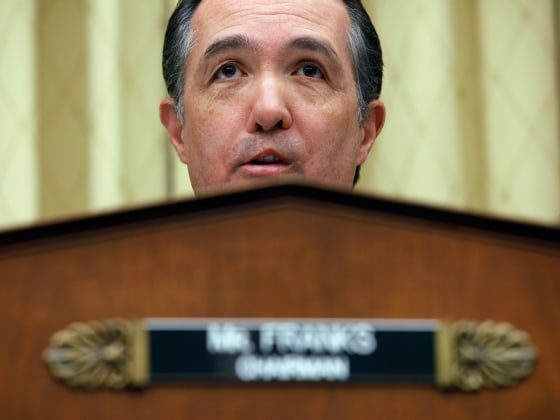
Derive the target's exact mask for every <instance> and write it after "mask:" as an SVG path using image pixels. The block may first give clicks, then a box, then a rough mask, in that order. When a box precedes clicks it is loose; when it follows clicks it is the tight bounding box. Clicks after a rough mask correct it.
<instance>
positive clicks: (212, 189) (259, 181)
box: [193, 174, 312, 197]
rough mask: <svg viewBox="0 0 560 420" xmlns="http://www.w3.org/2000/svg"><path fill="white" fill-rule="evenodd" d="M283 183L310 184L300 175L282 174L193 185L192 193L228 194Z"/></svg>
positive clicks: (207, 194)
mask: <svg viewBox="0 0 560 420" xmlns="http://www.w3.org/2000/svg"><path fill="white" fill-rule="evenodd" d="M283 184H312V182H310V181H309V180H307V179H306V178H305V177H304V176H302V175H294V174H284V175H281V176H269V177H262V176H261V177H251V178H242V179H235V180H230V181H226V182H223V183H217V184H211V185H204V186H195V185H193V190H194V193H195V195H196V196H197V197H205V196H210V195H220V194H228V193H232V192H238V191H246V190H252V189H258V188H265V187H269V186H275V185H283Z"/></svg>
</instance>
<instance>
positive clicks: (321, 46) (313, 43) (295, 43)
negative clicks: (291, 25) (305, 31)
mask: <svg viewBox="0 0 560 420" xmlns="http://www.w3.org/2000/svg"><path fill="white" fill-rule="evenodd" d="M287 49H288V50H309V51H316V52H319V53H322V54H324V55H326V56H327V57H329V58H331V59H333V58H336V57H338V55H337V54H336V52H335V51H334V50H333V49H332V48H331V47H330V46H329V45H328V44H326V43H325V42H323V41H320V40H318V39H315V38H309V37H301V38H296V39H294V40H292V41H291V42H290V43H289V44H288V46H287Z"/></svg>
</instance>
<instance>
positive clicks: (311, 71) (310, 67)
mask: <svg viewBox="0 0 560 420" xmlns="http://www.w3.org/2000/svg"><path fill="white" fill-rule="evenodd" d="M297 74H298V75H299V76H305V77H311V78H313V79H324V78H325V75H324V74H323V72H322V71H321V69H320V68H319V67H318V66H316V65H314V64H304V65H303V66H301V67H300V68H299V70H298V71H297Z"/></svg>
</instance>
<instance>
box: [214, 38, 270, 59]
mask: <svg viewBox="0 0 560 420" xmlns="http://www.w3.org/2000/svg"><path fill="white" fill-rule="evenodd" d="M258 47H259V46H258V44H257V43H256V42H255V41H253V40H251V39H249V38H247V37H246V36H244V35H233V36H228V37H226V38H222V39H218V40H217V41H215V42H213V43H212V44H210V46H209V47H208V48H207V49H206V51H205V52H204V58H205V59H209V58H211V57H212V56H214V55H217V54H220V53H222V52H224V51H229V50H251V51H257V50H258Z"/></svg>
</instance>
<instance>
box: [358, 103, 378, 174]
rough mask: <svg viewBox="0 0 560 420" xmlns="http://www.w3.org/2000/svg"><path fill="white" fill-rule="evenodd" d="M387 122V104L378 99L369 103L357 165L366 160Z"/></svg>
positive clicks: (363, 124)
mask: <svg viewBox="0 0 560 420" xmlns="http://www.w3.org/2000/svg"><path fill="white" fill-rule="evenodd" d="M384 124H385V104H383V102H381V101H380V100H378V99H376V100H373V101H371V102H370V103H369V104H368V107H367V111H366V115H365V118H364V122H363V123H362V132H363V136H362V142H361V144H360V150H359V153H358V161H357V163H356V166H359V165H361V164H362V163H364V162H365V160H366V158H367V156H368V154H369V151H370V150H371V148H372V146H373V143H375V139H376V138H377V136H378V135H379V133H381V130H382V129H383V125H384Z"/></svg>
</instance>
